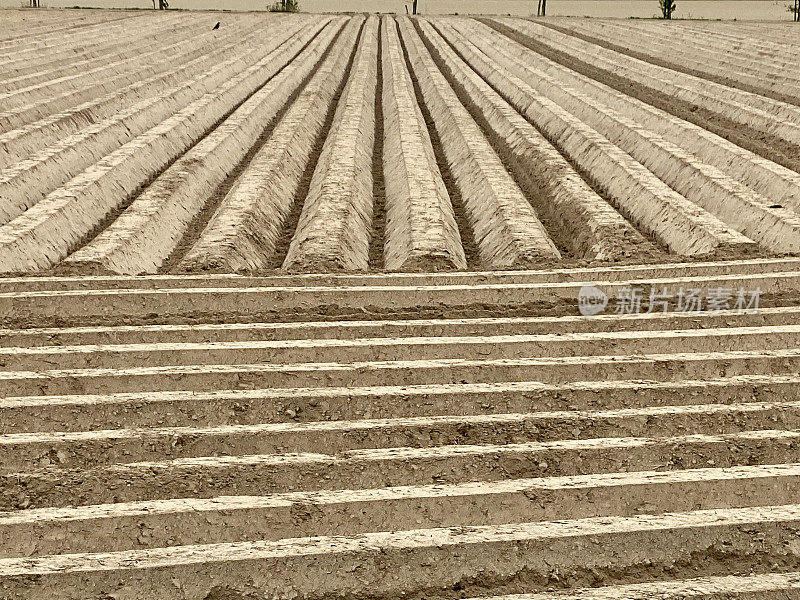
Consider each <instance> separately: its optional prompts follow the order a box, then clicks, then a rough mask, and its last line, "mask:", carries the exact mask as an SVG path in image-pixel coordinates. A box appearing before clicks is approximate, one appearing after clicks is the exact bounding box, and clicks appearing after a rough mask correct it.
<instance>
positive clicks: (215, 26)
mask: <svg viewBox="0 0 800 600" xmlns="http://www.w3.org/2000/svg"><path fill="white" fill-rule="evenodd" d="M214 29H219V21H217V24H216V25H214V27H212V30H214Z"/></svg>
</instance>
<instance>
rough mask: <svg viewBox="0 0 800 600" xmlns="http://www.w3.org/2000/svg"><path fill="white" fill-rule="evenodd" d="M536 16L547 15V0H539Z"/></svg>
mask: <svg viewBox="0 0 800 600" xmlns="http://www.w3.org/2000/svg"><path fill="white" fill-rule="evenodd" d="M536 16H537V17H545V16H547V0H539V6H538V7H537V8H536Z"/></svg>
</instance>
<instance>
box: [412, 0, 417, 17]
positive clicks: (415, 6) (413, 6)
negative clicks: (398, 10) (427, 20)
mask: <svg viewBox="0 0 800 600" xmlns="http://www.w3.org/2000/svg"><path fill="white" fill-rule="evenodd" d="M411 14H412V15H415V14H417V0H414V3H413V4H412V6H411Z"/></svg>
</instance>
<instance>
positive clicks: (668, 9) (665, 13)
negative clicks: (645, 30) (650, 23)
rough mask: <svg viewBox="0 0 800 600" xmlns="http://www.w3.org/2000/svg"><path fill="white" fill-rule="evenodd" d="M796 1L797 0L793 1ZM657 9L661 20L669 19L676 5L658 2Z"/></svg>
mask: <svg viewBox="0 0 800 600" xmlns="http://www.w3.org/2000/svg"><path fill="white" fill-rule="evenodd" d="M795 1H797V0H795ZM658 7H659V8H660V9H661V18H662V19H671V18H672V13H674V12H675V8H676V7H677V4H676V3H675V0H658Z"/></svg>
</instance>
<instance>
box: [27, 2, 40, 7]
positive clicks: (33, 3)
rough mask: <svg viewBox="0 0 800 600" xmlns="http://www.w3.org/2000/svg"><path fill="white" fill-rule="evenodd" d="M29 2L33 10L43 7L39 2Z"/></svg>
mask: <svg viewBox="0 0 800 600" xmlns="http://www.w3.org/2000/svg"><path fill="white" fill-rule="evenodd" d="M29 1H30V6H31V8H39V7H40V6H41V3H40V2H39V0H29Z"/></svg>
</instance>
